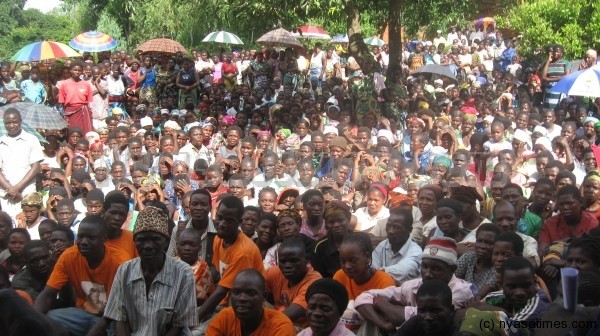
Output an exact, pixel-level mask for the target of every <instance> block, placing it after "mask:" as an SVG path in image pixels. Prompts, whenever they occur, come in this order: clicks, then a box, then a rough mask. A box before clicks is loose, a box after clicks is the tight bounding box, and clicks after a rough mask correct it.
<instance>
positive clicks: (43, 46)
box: [11, 41, 81, 62]
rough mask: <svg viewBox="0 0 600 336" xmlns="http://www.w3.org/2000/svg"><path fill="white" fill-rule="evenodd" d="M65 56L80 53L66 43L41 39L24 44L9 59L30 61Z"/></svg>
mask: <svg viewBox="0 0 600 336" xmlns="http://www.w3.org/2000/svg"><path fill="white" fill-rule="evenodd" d="M65 57H81V55H80V54H79V53H78V52H77V51H75V50H73V49H71V47H69V46H68V45H66V44H63V43H60V42H50V41H42V42H34V43H31V44H28V45H26V46H24V47H23V48H21V50H19V51H17V53H16V54H15V55H14V56H13V57H11V61H20V62H31V61H41V60H46V59H55V58H65Z"/></svg>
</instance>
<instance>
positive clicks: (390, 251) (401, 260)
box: [373, 208, 423, 286]
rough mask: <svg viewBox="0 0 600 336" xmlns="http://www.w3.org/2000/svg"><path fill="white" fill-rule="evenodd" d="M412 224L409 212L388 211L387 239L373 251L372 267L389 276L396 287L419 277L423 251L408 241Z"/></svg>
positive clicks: (399, 210)
mask: <svg viewBox="0 0 600 336" xmlns="http://www.w3.org/2000/svg"><path fill="white" fill-rule="evenodd" d="M412 224H413V216H412V213H411V212H410V211H409V210H407V209H403V208H395V209H392V210H390V217H389V218H388V219H387V223H386V224H385V232H386V233H387V239H386V240H384V241H382V242H381V243H379V245H377V247H376V248H375V250H374V251H373V267H374V268H376V269H380V270H382V271H384V272H386V273H388V274H389V275H391V276H392V278H394V281H395V282H396V285H398V286H399V285H401V284H402V283H403V282H404V281H407V280H411V279H415V278H418V277H419V268H420V267H421V253H423V250H422V249H421V247H420V246H419V245H418V244H417V243H415V242H414V241H413V240H412V239H410V232H411V231H412Z"/></svg>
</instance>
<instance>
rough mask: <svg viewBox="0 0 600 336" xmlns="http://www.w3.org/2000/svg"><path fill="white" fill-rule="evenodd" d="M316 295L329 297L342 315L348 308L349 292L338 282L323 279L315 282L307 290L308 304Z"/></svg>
mask: <svg viewBox="0 0 600 336" xmlns="http://www.w3.org/2000/svg"><path fill="white" fill-rule="evenodd" d="M315 294H325V295H327V296H329V297H330V298H331V299H332V300H333V301H334V302H335V305H336V306H337V309H338V313H339V314H340V315H341V314H343V313H344V311H345V310H346V308H347V307H348V291H347V290H346V287H344V285H342V284H341V283H339V282H338V281H337V280H333V279H330V278H323V279H319V280H317V281H315V282H313V283H312V284H311V285H310V286H309V287H308V289H307V290H306V294H305V299H306V302H308V300H309V299H310V297H311V296H313V295H315Z"/></svg>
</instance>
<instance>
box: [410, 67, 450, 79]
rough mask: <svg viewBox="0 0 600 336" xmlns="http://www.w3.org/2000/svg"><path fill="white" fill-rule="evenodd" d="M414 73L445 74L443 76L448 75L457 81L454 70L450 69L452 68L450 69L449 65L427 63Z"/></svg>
mask: <svg viewBox="0 0 600 336" xmlns="http://www.w3.org/2000/svg"><path fill="white" fill-rule="evenodd" d="M412 73H413V74H419V73H429V74H434V75H439V76H443V77H448V78H450V79H452V80H455V81H456V77H455V76H454V74H453V73H452V71H450V69H448V67H445V66H443V65H437V64H427V65H424V66H422V67H420V68H418V69H417V70H415V71H413V72H412Z"/></svg>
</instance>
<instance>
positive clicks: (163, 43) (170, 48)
mask: <svg viewBox="0 0 600 336" xmlns="http://www.w3.org/2000/svg"><path fill="white" fill-rule="evenodd" d="M135 50H139V51H141V52H144V53H147V52H162V53H167V54H175V53H177V52H179V51H180V52H182V53H184V54H187V51H186V50H185V48H184V47H183V46H182V45H181V43H179V42H177V41H174V40H171V39H167V38H157V39H153V40H148V41H146V42H144V43H142V44H140V45H139V46H138V47H137V48H136V49H135Z"/></svg>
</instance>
